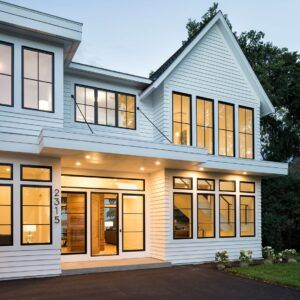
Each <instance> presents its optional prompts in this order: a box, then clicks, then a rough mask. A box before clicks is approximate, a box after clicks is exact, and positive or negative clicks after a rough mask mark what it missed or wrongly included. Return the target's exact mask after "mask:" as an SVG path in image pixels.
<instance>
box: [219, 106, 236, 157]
mask: <svg viewBox="0 0 300 300" xmlns="http://www.w3.org/2000/svg"><path fill="white" fill-rule="evenodd" d="M234 132H235V131H234V105H233V104H230V103H224V102H219V155H221V156H231V157H233V156H235V145H234V144H235V137H234Z"/></svg>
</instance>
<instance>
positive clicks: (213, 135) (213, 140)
mask: <svg viewBox="0 0 300 300" xmlns="http://www.w3.org/2000/svg"><path fill="white" fill-rule="evenodd" d="M198 100H204V101H209V102H211V103H212V127H207V126H206V124H205V125H204V126H201V125H198V123H197V119H198V115H197V112H198ZM214 104H215V101H214V99H210V98H206V97H200V96H196V145H197V147H198V127H203V128H204V129H205V128H212V153H208V154H209V155H214V154H215V105H214ZM204 109H205V102H204ZM204 121H205V115H204ZM204 123H205V122H204ZM205 141H206V140H205V130H204V143H205ZM205 144H206V143H205ZM198 148H200V147H198ZM205 148H206V147H205Z"/></svg>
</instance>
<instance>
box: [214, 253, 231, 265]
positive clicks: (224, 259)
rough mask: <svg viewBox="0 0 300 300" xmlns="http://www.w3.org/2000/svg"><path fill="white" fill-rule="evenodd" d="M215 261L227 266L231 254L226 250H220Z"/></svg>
mask: <svg viewBox="0 0 300 300" xmlns="http://www.w3.org/2000/svg"><path fill="white" fill-rule="evenodd" d="M215 262H216V263H217V264H220V265H224V266H226V265H227V264H228V263H229V255H228V252H227V251H226V250H224V251H218V252H217V253H216V255H215Z"/></svg>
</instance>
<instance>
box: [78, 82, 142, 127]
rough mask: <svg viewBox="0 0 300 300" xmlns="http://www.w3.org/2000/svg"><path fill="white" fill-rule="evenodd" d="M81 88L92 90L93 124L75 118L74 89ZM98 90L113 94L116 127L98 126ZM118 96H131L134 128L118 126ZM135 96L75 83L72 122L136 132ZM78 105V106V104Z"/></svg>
mask: <svg viewBox="0 0 300 300" xmlns="http://www.w3.org/2000/svg"><path fill="white" fill-rule="evenodd" d="M77 86H78V87H82V88H85V89H93V90H94V97H95V99H94V122H85V121H84V120H83V121H78V120H77V118H76V116H77V115H76V108H77V104H78V103H77V100H76V87H77ZM98 90H99V91H103V92H107V93H113V94H115V121H116V123H115V124H116V125H115V126H113V125H105V124H98V100H97V98H98ZM118 94H123V95H126V96H131V97H133V98H134V112H132V113H134V117H135V119H134V128H127V127H120V126H118V124H119V116H118V112H119V109H118V107H119V106H118V105H119V96H118ZM136 98H137V97H136V95H134V94H130V93H125V92H120V91H114V90H109V89H104V88H98V87H95V86H89V85H85V84H80V83H75V84H74V101H75V102H74V105H73V106H74V122H75V123H83V124H84V123H88V124H90V125H95V126H103V127H111V128H119V129H128V130H137V100H136ZM79 105H80V104H79Z"/></svg>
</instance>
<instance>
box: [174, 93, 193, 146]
mask: <svg viewBox="0 0 300 300" xmlns="http://www.w3.org/2000/svg"><path fill="white" fill-rule="evenodd" d="M174 94H177V95H180V96H181V97H182V96H186V97H189V98H190V124H189V125H190V144H189V145H185V144H182V139H181V140H180V144H175V143H174V123H179V122H175V121H174ZM181 113H182V100H181ZM181 120H182V118H181ZM182 124H187V123H182V122H180V125H181V128H182ZM172 143H173V144H175V145H183V146H193V116H192V95H190V94H185V93H181V92H177V91H172Z"/></svg>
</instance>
